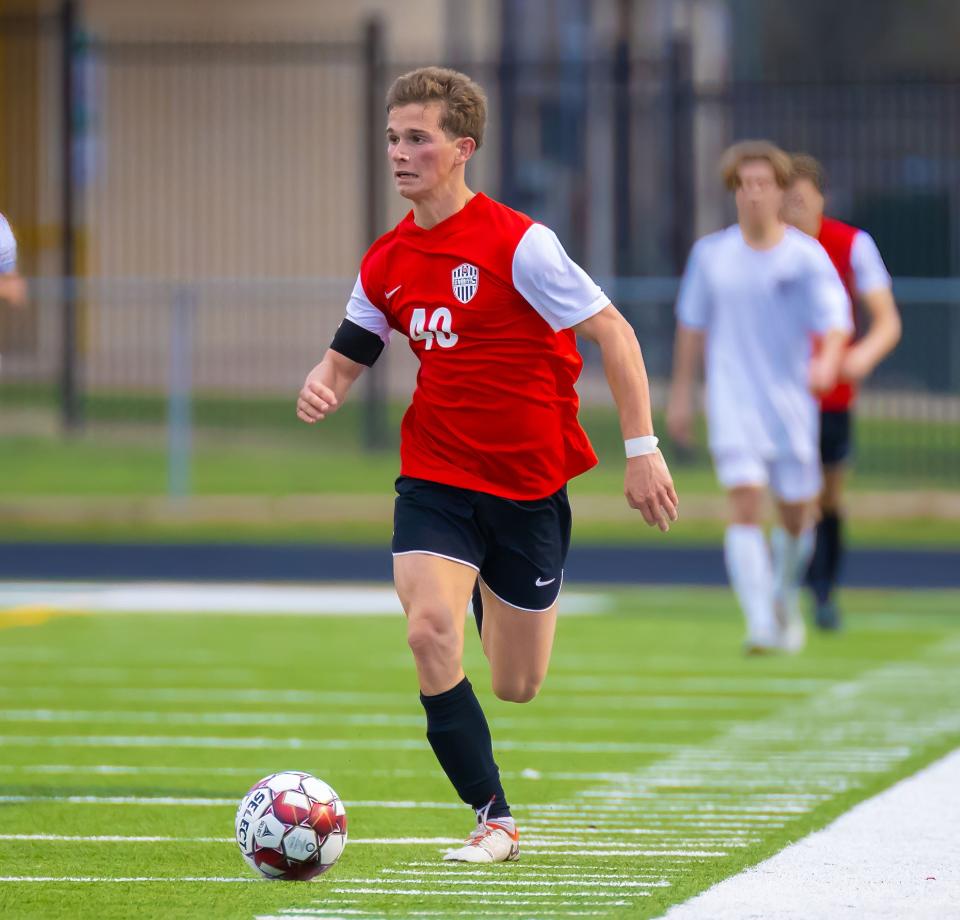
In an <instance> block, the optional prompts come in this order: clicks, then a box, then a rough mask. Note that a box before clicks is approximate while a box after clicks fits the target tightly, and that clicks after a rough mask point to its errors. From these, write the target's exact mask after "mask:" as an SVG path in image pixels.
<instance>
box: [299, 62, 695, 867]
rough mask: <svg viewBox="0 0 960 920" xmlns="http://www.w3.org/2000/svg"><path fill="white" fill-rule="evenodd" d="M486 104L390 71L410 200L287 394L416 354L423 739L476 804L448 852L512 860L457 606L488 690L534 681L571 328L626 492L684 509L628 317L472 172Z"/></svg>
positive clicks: (657, 509)
mask: <svg viewBox="0 0 960 920" xmlns="http://www.w3.org/2000/svg"><path fill="white" fill-rule="evenodd" d="M485 120H486V99H485V97H484V94H483V91H482V90H481V88H480V87H479V86H477V84H475V83H474V82H473V81H472V80H470V78H469V77H467V76H465V75H463V74H460V73H457V72H456V71H451V70H446V69H442V68H436V67H428V68H423V69H420V70H416V71H413V72H411V73H408V74H405V75H404V76H402V77H399V78H398V79H397V80H396V81H395V82H394V84H393V86H392V87H391V88H390V91H389V93H388V95H387V132H386V140H387V154H388V158H389V161H390V166H391V168H392V170H393V178H394V184H395V187H396V189H397V191H398V192H399V193H400V194H401V195H402V196H403V197H404V198H406V199H407V200H409V201H410V202H411V203H412V205H413V209H412V210H411V211H410V212H409V213H408V214H407V216H406V217H405V218H404V219H403V220H402V221H401V222H400V223H399V224H398V225H397V226H396V227H395V228H394V229H393V230H391V231H390V232H389V233H387V234H385V235H384V236H382V237H381V238H380V239H379V240H377V241H376V242H375V243H374V244H373V245H372V246H371V247H370V249H369V250H368V252H367V254H366V255H365V256H364V258H363V260H362V262H361V265H360V274H359V277H358V279H357V282H356V285H355V287H354V289H353V294H352V295H351V297H350V301H349V303H348V305H347V311H346V318H345V319H344V321H343V322H342V323H341V325H340V327H339V329H338V330H337V333H336V335H335V336H334V339H333V342H332V343H331V346H330V349H329V350H328V351H327V352H326V354H325V355H324V357H323V360H322V361H321V362H320V363H319V364H318V365H317V366H316V367H315V368H313V370H311V371H310V373H309V374H308V375H307V378H306V381H305V383H304V385H303V389H301V391H300V394H299V397H298V399H297V415H298V416H299V418H300V419H302V420H303V421H304V422H308V423H313V422H317V421H319V420H321V419H323V418H325V417H326V416H327V415H328V414H329V413H331V412H333V411H335V410H336V409H338V408H339V407H340V406H341V405H342V404H343V400H344V397H345V396H346V395H347V391H348V390H349V388H350V386H351V384H352V383H353V382H354V381H355V380H356V379H357V377H359V375H360V374H361V372H362V371H363V369H364V368H365V367H368V366H370V365H372V364H373V363H374V361H376V359H377V357H378V356H379V354H380V353H381V351H382V350H383V348H384V347H385V346H386V345H387V343H388V341H389V339H390V335H391V331H392V330H396V331H397V332H399V333H401V334H402V335H405V336H406V337H407V338H408V339H409V346H410V348H411V350H412V351H413V352H414V354H415V355H416V356H417V358H418V360H419V362H420V370H419V373H418V375H417V386H416V390H415V391H414V394H413V401H412V404H411V406H410V408H409V409H408V410H407V413H406V415H405V416H404V419H403V424H402V427H401V447H400V458H401V475H400V478H399V479H398V480H397V486H396V488H397V499H396V504H395V511H394V536H393V556H394V581H395V584H396V588H397V593H398V595H399V597H400V600H401V603H402V604H403V609H404V612H405V613H406V616H407V638H408V642H409V645H410V648H411V650H412V651H413V657H414V661H415V663H416V668H417V676H418V679H419V684H420V691H421V692H420V699H421V702H422V704H423V706H424V709H425V711H426V717H427V739H428V740H429V742H430V745H431V747H432V748H433V750H434V753H435V754H436V756H437V759H438V760H439V762H440V765H441V766H442V768H443V770H444V771H445V773H446V774H447V776H448V777H449V779H450V781H451V783H452V784H453V786H454V788H455V789H456V790H457V792H458V794H459V795H460V797H461V798H462V799H463V801H464V802H466V803H467V804H469V805H471V806H472V807H473V808H474V809H475V811H476V812H477V826H476V828H475V829H474V831H473V832H472V833H471V834H470V837H469V838H468V839H467V841H466V843H465V845H464V846H462V847H459V848H457V849H455V850H452V851H451V852H449V853H448V854H447V855H446V857H445V858H446V859H450V860H454V861H460V862H478V863H480V862H486V863H489V862H502V861H506V860H511V859H516V858H517V856H518V854H519V833H518V832H517V828H516V824H515V823H514V820H513V818H512V817H511V815H510V808H509V806H508V804H507V800H506V798H505V796H504V792H503V787H502V785H501V782H500V775H499V770H498V768H497V765H496V763H495V761H494V757H493V746H492V742H491V736H490V730H489V728H488V726H487V722H486V719H485V717H484V714H483V711H482V709H481V708H480V704H479V702H478V701H477V698H476V696H475V695H474V692H473V689H472V687H471V685H470V682H469V681H468V680H467V678H466V677H465V675H464V672H463V667H462V663H461V662H462V654H463V641H464V621H465V617H466V610H467V607H468V605H469V603H470V599H471V597H474V612H475V614H476V615H477V622H478V627H479V628H480V634H481V638H482V644H483V650H484V653H485V655H486V657H487V659H488V661H489V663H490V670H491V676H492V684H493V691H494V693H495V694H496V695H497V696H498V697H499V698H500V699H502V700H508V701H513V702H518V703H524V702H527V701H529V700H531V699H533V697H534V696H535V695H536V693H537V691H538V690H539V688H540V685H541V683H542V682H543V680H544V677H545V675H546V672H547V666H548V664H549V661H550V653H551V650H552V646H553V635H554V628H555V625H556V617H557V600H558V597H559V594H560V586H561V582H562V580H563V564H564V560H565V557H566V554H567V548H568V545H569V539H570V507H569V504H568V502H567V493H566V485H567V482H568V481H569V480H570V479H572V478H573V477H574V476H577V475H579V474H580V473H583V472H584V471H586V470H588V469H590V468H591V467H592V466H593V465H594V464H595V463H596V462H597V458H596V456H595V454H594V453H593V449H592V448H591V446H590V442H589V441H588V439H587V436H586V434H585V433H584V432H583V430H582V429H581V427H580V425H579V423H578V421H577V410H578V400H577V395H576V392H575V390H574V383H575V382H576V380H577V377H578V376H579V374H580V369H581V366H582V361H581V358H580V355H579V354H578V352H577V346H576V335H577V334H579V335H582V336H585V337H586V338H588V339H590V340H592V341H595V342H597V343H598V344H599V346H600V349H601V352H602V355H603V363H604V369H605V371H606V375H607V380H608V381H609V385H610V389H611V391H612V393H613V396H614V400H615V402H616V404H617V408H618V410H619V415H620V422H621V428H622V430H623V436H624V439H625V449H626V455H627V458H628V459H627V461H626V477H625V494H626V498H627V501H628V503H629V504H630V506H631V507H633V508H636V509H638V510H639V511H640V513H641V514H642V515H643V517H644V519H645V520H646V522H647V524H648V525H651V526H659V528H660V529H661V530H662V531H666V530H668V529H669V525H670V522H671V521H673V520H676V517H677V496H676V492H675V491H674V488H673V482H672V480H671V478H670V474H669V472H668V470H667V467H666V464H665V463H664V460H663V457H662V456H661V454H660V452H659V451H658V450H657V447H656V445H657V439H656V438H655V437H654V436H653V422H652V418H651V412H650V396H649V390H648V385H647V377H646V371H645V369H644V364H643V358H642V357H641V353H640V347H639V345H638V343H637V339H636V336H635V335H634V332H633V330H632V328H631V327H630V325H629V324H628V323H627V322H626V320H624V318H623V317H622V316H621V315H620V313H618V312H617V310H616V309H615V308H614V307H613V306H612V304H610V302H609V300H608V299H607V297H606V296H604V294H603V292H602V291H601V290H600V288H599V287H598V286H597V285H596V284H595V283H594V282H593V281H592V280H591V279H590V278H589V277H588V276H587V274H586V273H585V272H584V271H583V270H582V269H581V268H580V267H579V266H577V265H576V264H575V263H574V262H572V261H571V260H570V258H569V257H568V256H567V254H566V253H565V252H564V250H563V247H562V246H561V245H560V242H559V240H558V239H557V237H556V236H555V235H554V234H553V233H552V232H551V231H550V230H548V229H547V228H546V227H544V226H543V225H542V224H538V223H536V222H535V221H533V220H531V219H530V218H529V217H527V216H526V215H524V214H520V213H518V212H517V211H513V210H511V209H510V208H508V207H506V206H504V205H502V204H499V203H498V202H496V201H493V200H492V199H490V198H488V197H486V196H485V195H483V194H478V193H474V192H473V191H471V190H470V189H469V188H468V187H467V185H466V181H465V168H466V165H467V163H468V162H469V160H470V158H471V157H472V156H473V154H474V153H475V152H476V150H477V148H478V147H479V146H480V144H481V143H482V140H483V128H484V123H485ZM475 588H476V589H477V590H476V592H475ZM478 601H480V603H478Z"/></svg>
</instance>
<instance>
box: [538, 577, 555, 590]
mask: <svg viewBox="0 0 960 920" xmlns="http://www.w3.org/2000/svg"><path fill="white" fill-rule="evenodd" d="M555 581H556V578H551V579H550V581H541V580H540V577H539V576H537V581H536V585H537V587H538V588H545V587H546V586H547V585H552V584H553V583H554V582H555Z"/></svg>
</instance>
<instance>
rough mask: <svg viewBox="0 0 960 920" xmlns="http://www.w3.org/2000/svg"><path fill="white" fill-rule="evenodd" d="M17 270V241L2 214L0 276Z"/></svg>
mask: <svg viewBox="0 0 960 920" xmlns="http://www.w3.org/2000/svg"><path fill="white" fill-rule="evenodd" d="M16 270H17V241H16V240H15V239H14V237H13V231H12V230H11V229H10V224H8V223H7V219H6V218H5V217H4V216H3V215H2V214H0V275H8V274H10V272H15V271H16Z"/></svg>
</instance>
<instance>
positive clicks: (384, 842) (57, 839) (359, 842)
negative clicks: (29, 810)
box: [0, 834, 463, 846]
mask: <svg viewBox="0 0 960 920" xmlns="http://www.w3.org/2000/svg"><path fill="white" fill-rule="evenodd" d="M0 840H11V841H15V840H23V841H28V840H37V841H44V842H53V843H233V844H235V843H236V841H235V840H234V839H233V837H137V836H130V837H127V836H123V835H120V834H110V835H105V834H102V835H99V836H95V837H91V836H88V835H86V834H0ZM457 843H463V838H462V837H359V838H357V837H351V838H350V846H420V845H427V844H429V845H436V846H452V845H454V844H457Z"/></svg>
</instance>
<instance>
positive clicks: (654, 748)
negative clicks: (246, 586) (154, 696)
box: [0, 735, 678, 754]
mask: <svg viewBox="0 0 960 920" xmlns="http://www.w3.org/2000/svg"><path fill="white" fill-rule="evenodd" d="M4 744H9V745H11V746H17V747H103V748H108V747H131V748H137V747H162V748H211V749H214V750H216V749H224V750H237V749H240V750H244V749H267V750H297V751H310V750H314V751H316V750H325V751H423V752H426V751H427V750H428V747H427V744H426V742H425V741H421V740H419V739H414V738H325V739H322V740H320V739H317V738H249V737H244V738H234V737H220V736H203V735H0V745H4ZM677 747H678V746H677V745H675V744H652V743H651V744H646V743H640V742H637V743H628V742H623V743H621V742H614V741H611V742H606V741H597V742H589V741H584V742H577V741H499V740H498V741H497V749H498V750H501V751H540V752H545V753H558V754H564V753H572V754H669V753H673V752H674V751H676V750H677Z"/></svg>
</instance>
